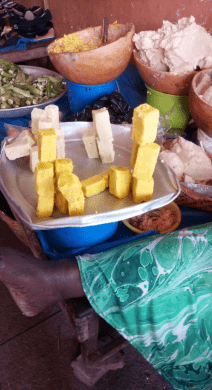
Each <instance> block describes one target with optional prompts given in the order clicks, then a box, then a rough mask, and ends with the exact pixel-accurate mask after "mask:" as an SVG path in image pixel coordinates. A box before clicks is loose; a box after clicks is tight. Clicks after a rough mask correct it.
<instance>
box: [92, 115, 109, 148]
mask: <svg viewBox="0 0 212 390" xmlns="http://www.w3.org/2000/svg"><path fill="white" fill-rule="evenodd" d="M92 116H93V124H94V128H95V129H96V132H97V137H98V139H99V140H100V141H104V140H106V141H107V140H110V141H113V132H112V127H111V123H110V115H109V112H108V110H107V108H106V107H103V108H100V109H99V110H92Z"/></svg>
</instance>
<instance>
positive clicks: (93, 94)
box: [65, 79, 118, 114]
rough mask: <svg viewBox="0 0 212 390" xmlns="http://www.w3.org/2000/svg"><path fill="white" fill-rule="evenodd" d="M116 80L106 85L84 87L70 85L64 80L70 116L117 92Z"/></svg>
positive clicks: (69, 82) (70, 83)
mask: <svg viewBox="0 0 212 390" xmlns="http://www.w3.org/2000/svg"><path fill="white" fill-rule="evenodd" d="M117 80H118V79H115V80H113V81H111V82H110V83H106V84H98V85H86V84H76V83H72V82H71V81H68V80H66V79H65V81H66V84H67V93H68V100H69V107H70V111H71V114H76V113H77V112H80V111H82V110H83V108H85V107H86V106H90V105H92V104H94V103H95V102H96V101H97V100H98V99H100V98H102V97H103V96H108V95H110V94H111V93H112V92H115V91H117Z"/></svg>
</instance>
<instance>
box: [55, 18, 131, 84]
mask: <svg viewBox="0 0 212 390" xmlns="http://www.w3.org/2000/svg"><path fill="white" fill-rule="evenodd" d="M102 29H103V27H102V26H98V27H90V28H87V29H85V30H82V31H79V32H78V34H79V38H80V39H83V40H84V43H85V44H88V43H89V42H91V41H92V42H93V43H94V44H96V45H98V44H99V42H100V40H101V38H102ZM134 33H135V27H134V25H133V24H132V23H127V24H109V26H108V42H107V43H106V44H103V45H102V46H99V47H97V48H96V49H91V50H86V51H81V52H63V53H54V52H52V49H53V48H54V46H55V45H56V44H57V41H58V40H55V41H54V42H52V43H51V44H50V45H49V46H48V55H49V58H50V60H51V61H52V63H53V65H54V67H55V68H56V69H57V70H58V72H59V73H61V74H62V75H63V77H65V78H66V79H67V80H68V81H71V82H73V83H77V84H87V85H98V84H106V83H109V82H111V81H113V80H115V79H116V78H117V77H119V76H120V75H121V74H122V73H123V72H124V70H125V69H126V67H127V65H128V63H129V61H130V58H131V55H132V51H133V47H134V44H133V42H132V37H133V35H134Z"/></svg>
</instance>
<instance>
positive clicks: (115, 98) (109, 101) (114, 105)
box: [67, 92, 133, 124]
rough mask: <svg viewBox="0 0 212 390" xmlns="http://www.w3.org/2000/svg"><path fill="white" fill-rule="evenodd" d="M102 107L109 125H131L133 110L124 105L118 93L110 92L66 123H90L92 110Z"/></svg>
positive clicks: (72, 116)
mask: <svg viewBox="0 0 212 390" xmlns="http://www.w3.org/2000/svg"><path fill="white" fill-rule="evenodd" d="M102 107H106V108H107V109H108V111H109V115H110V122H111V123H113V124H121V123H123V122H127V123H132V116H133V108H131V107H130V106H129V105H128V104H127V103H126V101H125V100H124V98H123V96H122V95H121V94H120V93H119V92H112V93H111V94H110V95H108V96H104V97H102V98H100V99H99V100H97V101H96V102H95V103H94V104H93V105H91V106H86V107H85V108H84V109H83V110H82V111H81V112H79V113H78V112H77V113H76V114H73V115H71V116H70V117H69V118H68V119H67V121H68V122H77V121H82V122H92V120H93V118H92V110H98V109H99V108H102Z"/></svg>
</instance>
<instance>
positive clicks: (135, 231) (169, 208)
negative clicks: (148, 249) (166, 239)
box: [122, 202, 181, 234]
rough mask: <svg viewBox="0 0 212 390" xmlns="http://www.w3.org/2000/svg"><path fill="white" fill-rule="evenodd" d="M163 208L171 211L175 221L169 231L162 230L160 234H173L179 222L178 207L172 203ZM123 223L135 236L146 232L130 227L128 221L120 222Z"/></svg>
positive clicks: (179, 213)
mask: <svg viewBox="0 0 212 390" xmlns="http://www.w3.org/2000/svg"><path fill="white" fill-rule="evenodd" d="M164 208H166V209H168V210H171V211H173V212H174V213H175V216H176V221H175V223H174V224H173V225H172V226H171V227H170V229H168V230H164V231H163V232H160V233H161V234H164V233H170V232H173V231H174V230H176V229H177V228H178V226H179V224H180V222H181V211H180V209H179V207H178V205H177V204H176V203H175V202H172V203H170V204H168V205H166V206H164ZM122 222H123V223H124V225H125V226H127V227H128V228H129V229H130V230H131V231H132V232H133V233H135V234H141V233H145V232H146V231H144V230H140V229H137V228H136V227H134V226H132V225H131V224H130V223H129V219H125V220H124V221H122Z"/></svg>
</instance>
